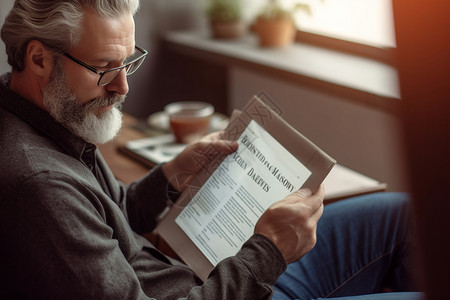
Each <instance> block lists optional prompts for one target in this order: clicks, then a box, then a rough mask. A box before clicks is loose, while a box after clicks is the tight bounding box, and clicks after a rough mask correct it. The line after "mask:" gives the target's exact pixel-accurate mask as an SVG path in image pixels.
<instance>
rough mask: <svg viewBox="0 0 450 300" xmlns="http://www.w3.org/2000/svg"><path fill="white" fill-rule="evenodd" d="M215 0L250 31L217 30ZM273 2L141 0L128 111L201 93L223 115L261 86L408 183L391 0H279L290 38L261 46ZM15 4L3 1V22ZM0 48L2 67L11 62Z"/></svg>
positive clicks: (303, 122)
mask: <svg viewBox="0 0 450 300" xmlns="http://www.w3.org/2000/svg"><path fill="white" fill-rule="evenodd" d="M213 2H231V3H232V2H235V3H237V4H238V8H235V9H234V10H231V12H228V18H233V15H238V16H239V19H242V21H243V22H244V24H245V26H246V27H247V28H248V29H247V31H246V32H245V33H244V34H243V35H241V36H238V37H236V38H219V39H217V38H213V35H212V32H211V28H210V21H211V20H210V19H211V18H210V16H212V13H211V14H210V12H211V11H210V10H209V8H210V5H211V3H213ZM269 2H270V1H262V0H245V1H234V0H225V1H223V0H201V1H200V0H197V1H182V0H143V1H141V9H140V11H139V13H138V14H137V16H136V43H137V44H139V45H140V46H142V47H144V48H146V49H147V50H148V51H149V56H148V58H147V59H146V61H145V63H144V64H143V65H142V66H141V68H140V69H139V70H138V71H137V72H136V73H135V74H134V75H133V76H131V77H129V85H130V92H129V94H128V98H127V99H128V100H127V101H126V103H125V105H124V110H125V112H127V113H129V114H131V115H133V116H135V117H138V118H147V117H148V116H150V115H151V114H152V113H155V112H157V111H160V110H162V108H163V107H164V106H165V105H166V104H167V103H170V102H174V101H184V100H199V101H206V102H210V103H212V104H214V106H215V108H216V110H217V111H218V112H221V113H223V114H226V115H229V114H230V113H231V111H232V110H233V109H235V108H237V109H240V108H242V107H243V105H244V104H245V103H246V102H247V101H248V100H249V99H250V97H251V96H252V95H254V94H257V93H259V92H260V91H265V92H266V93H267V94H268V95H270V96H271V97H272V98H273V99H274V100H275V101H277V102H278V103H279V105H280V107H281V108H282V114H283V117H284V118H285V119H286V120H287V121H288V122H289V123H291V124H292V125H293V126H294V127H295V128H296V129H298V130H299V131H300V132H302V133H303V134H304V135H306V136H307V137H308V138H309V139H311V140H312V141H313V142H314V143H316V144H317V145H318V146H319V147H321V148H323V149H326V151H327V152H328V153H329V154H330V155H332V156H333V157H334V158H336V159H337V160H338V162H339V163H341V164H343V165H345V166H347V167H350V168H352V169H354V170H357V171H358V172H361V173H363V174H365V175H367V176H370V177H372V178H375V179H376V180H379V181H381V182H385V183H387V184H388V189H389V190H406V189H407V183H406V181H405V176H404V172H405V166H404V151H403V149H402V147H403V144H402V142H401V137H400V136H399V135H400V123H399V119H398V105H399V101H400V100H399V98H400V96H399V92H398V80H397V71H396V69H395V68H394V67H393V59H392V57H393V56H392V49H394V48H395V35H394V33H393V32H394V28H393V17H392V5H391V3H390V0H370V1H369V0H366V1H364V4H361V3H360V2H362V1H358V0H323V1H322V0H309V1H302V2H301V4H302V5H303V7H299V8H298V9H297V10H295V9H294V7H295V5H296V4H298V3H299V2H298V1H294V0H285V1H280V3H279V4H280V5H281V6H282V8H283V9H285V10H287V11H289V12H291V13H292V15H293V17H294V19H295V24H296V28H297V30H298V31H297V32H296V40H295V42H294V43H293V44H290V45H287V46H281V47H276V46H273V47H261V46H260V45H259V43H258V38H257V37H256V35H255V30H254V29H255V28H254V26H253V25H254V23H255V22H254V21H255V20H256V18H257V16H258V15H259V14H261V12H262V9H263V8H264V7H266V6H267V5H268V4H269ZM12 3H13V0H3V1H1V2H0V20H1V22H3V18H4V17H5V15H6V13H7V11H8V10H9V8H10V7H11V6H12ZM306 6H307V9H305V7H306ZM236 10H238V11H237V12H236ZM230 15H231V16H230ZM0 47H1V49H0V72H1V73H3V72H6V71H8V70H9V67H8V65H7V63H6V58H5V54H4V45H3V43H2V44H1V46H0Z"/></svg>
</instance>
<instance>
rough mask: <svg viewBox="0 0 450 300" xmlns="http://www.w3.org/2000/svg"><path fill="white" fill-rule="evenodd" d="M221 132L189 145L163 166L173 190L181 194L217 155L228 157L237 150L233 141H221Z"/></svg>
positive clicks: (236, 145)
mask: <svg viewBox="0 0 450 300" xmlns="http://www.w3.org/2000/svg"><path fill="white" fill-rule="evenodd" d="M222 136H223V131H220V132H215V133H211V134H209V135H207V136H205V137H204V138H202V139H201V140H199V141H198V142H195V143H193V144H190V145H188V146H187V147H186V149H184V151H183V152H181V153H180V154H179V155H178V156H177V157H175V158H174V159H173V160H171V161H169V162H167V163H166V164H164V165H163V167H162V168H163V172H164V175H165V176H166V178H167V179H168V180H169V181H170V183H171V184H172V185H173V187H174V188H176V189H177V190H178V191H179V192H182V191H183V190H184V189H185V188H186V186H187V184H188V183H189V182H190V181H191V179H192V178H193V176H194V175H195V174H197V173H198V172H200V170H201V169H202V168H204V167H205V166H207V165H208V164H209V163H210V162H211V161H212V160H213V159H214V158H216V157H217V156H218V155H228V154H230V153H233V152H234V151H236V150H237V148H238V144H237V142H234V141H226V140H223V139H222Z"/></svg>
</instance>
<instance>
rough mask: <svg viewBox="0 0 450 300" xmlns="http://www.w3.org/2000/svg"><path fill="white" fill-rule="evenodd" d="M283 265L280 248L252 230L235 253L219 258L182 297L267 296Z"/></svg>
mask: <svg viewBox="0 0 450 300" xmlns="http://www.w3.org/2000/svg"><path fill="white" fill-rule="evenodd" d="M285 269H286V263H285V261H284V259H283V256H282V254H281V252H280V251H279V250H278V249H277V248H276V246H275V245H274V244H273V243H272V242H271V241H270V240H269V239H268V238H266V237H264V236H262V235H257V234H256V235H253V236H252V237H251V238H250V239H249V240H248V241H247V242H246V243H245V244H244V245H243V247H242V249H241V250H240V251H239V252H238V253H237V254H236V255H235V256H233V257H230V258H227V259H224V260H223V261H221V262H220V263H219V264H218V265H217V266H216V267H215V268H214V269H213V271H212V272H211V274H210V275H209V277H208V279H207V280H206V281H205V282H204V284H203V285H202V286H198V287H195V288H193V289H192V290H191V292H190V293H189V295H188V297H187V298H186V299H271V297H272V295H273V289H272V286H273V285H274V284H275V282H276V280H277V279H278V277H279V276H280V275H281V273H282V272H283V271H284V270H285Z"/></svg>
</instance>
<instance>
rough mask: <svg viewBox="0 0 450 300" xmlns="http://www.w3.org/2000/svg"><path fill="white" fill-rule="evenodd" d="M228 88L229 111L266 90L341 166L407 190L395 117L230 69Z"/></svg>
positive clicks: (392, 187) (323, 93) (394, 188)
mask: <svg viewBox="0 0 450 300" xmlns="http://www.w3.org/2000/svg"><path fill="white" fill-rule="evenodd" d="M229 89H230V90H229V92H228V93H229V101H230V102H229V110H231V109H232V108H242V107H243V105H244V104H245V102H246V101H248V99H249V98H250V97H251V96H252V95H254V94H257V93H259V92H260V91H261V90H264V91H265V92H266V93H268V94H269V95H270V96H271V97H272V98H273V99H274V100H276V101H277V102H278V103H279V104H280V105H281V107H282V108H283V109H284V110H283V117H284V118H285V119H286V120H287V121H288V122H289V123H290V124H291V125H292V126H293V127H295V128H296V129H297V130H299V131H300V132H301V133H303V134H304V135H305V136H307V137H308V138H309V139H311V140H312V141H313V142H314V143H315V144H317V145H318V146H319V147H321V148H323V149H324V150H325V151H326V152H327V153H329V154H330V155H331V156H333V157H334V158H335V159H336V160H337V161H338V162H339V163H341V164H343V165H345V166H347V167H350V168H352V169H354V170H356V171H359V172H361V173H363V174H366V175H368V176H370V177H372V178H375V179H377V180H379V181H383V182H386V183H388V189H389V190H390V191H406V190H407V182H406V179H405V176H404V173H405V163H404V150H403V137H402V131H401V123H400V121H399V119H398V118H397V117H394V116H392V115H390V114H388V113H386V112H383V111H380V110H377V109H373V108H370V107H367V106H364V105H359V104H358V103H355V102H350V101H348V100H347V99H344V98H341V97H340V96H338V95H336V94H330V93H328V92H327V91H326V90H318V89H313V88H310V87H308V86H302V85H299V84H296V83H294V82H288V81H283V80H280V79H278V78H276V77H273V76H270V74H262V73H260V72H255V71H252V70H251V69H245V68H239V67H234V68H232V69H231V70H230V73H229ZM393 101H395V100H393Z"/></svg>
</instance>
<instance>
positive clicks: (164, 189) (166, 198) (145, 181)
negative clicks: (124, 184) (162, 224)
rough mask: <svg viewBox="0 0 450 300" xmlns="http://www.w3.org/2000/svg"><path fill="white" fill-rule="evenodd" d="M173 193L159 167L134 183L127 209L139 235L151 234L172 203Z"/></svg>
mask: <svg viewBox="0 0 450 300" xmlns="http://www.w3.org/2000/svg"><path fill="white" fill-rule="evenodd" d="M172 191H173V188H172V187H171V185H170V183H169V182H168V181H167V179H166V177H165V176H164V173H163V171H162V165H158V166H156V167H155V168H153V169H152V170H150V172H149V173H148V174H147V175H146V176H144V177H143V178H142V179H140V180H138V181H135V182H132V183H131V184H130V185H129V186H128V188H127V192H126V199H127V200H126V203H127V205H126V208H127V213H126V214H127V216H128V221H129V223H130V226H131V228H132V229H133V230H134V231H135V232H136V233H139V234H143V233H147V232H151V231H152V230H153V229H154V228H155V227H156V225H157V223H158V217H159V215H160V214H161V213H162V212H163V211H164V210H165V209H166V207H167V206H168V204H169V203H171V200H170V199H171V196H170V193H171V192H172Z"/></svg>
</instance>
